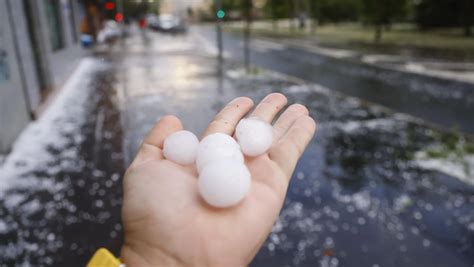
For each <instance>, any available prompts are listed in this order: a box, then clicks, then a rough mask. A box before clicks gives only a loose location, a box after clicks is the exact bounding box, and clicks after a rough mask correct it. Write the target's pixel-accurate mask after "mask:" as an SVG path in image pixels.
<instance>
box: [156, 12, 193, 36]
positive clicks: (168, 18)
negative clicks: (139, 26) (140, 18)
mask: <svg viewBox="0 0 474 267" xmlns="http://www.w3.org/2000/svg"><path fill="white" fill-rule="evenodd" d="M147 21H148V26H149V27H150V28H152V29H154V30H157V31H161V32H166V33H184V32H186V22H185V20H184V19H182V18H180V17H178V16H175V15H171V14H163V15H160V16H158V17H157V18H155V17H152V16H151V17H148V18H147Z"/></svg>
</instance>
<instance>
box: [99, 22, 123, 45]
mask: <svg viewBox="0 0 474 267" xmlns="http://www.w3.org/2000/svg"><path fill="white" fill-rule="evenodd" d="M120 36H121V30H120V26H119V25H118V23H117V22H115V21H113V20H108V21H106V22H105V23H104V28H103V29H102V30H100V32H99V33H98V34H97V41H98V42H99V43H109V42H113V41H114V40H116V39H118V38H120Z"/></svg>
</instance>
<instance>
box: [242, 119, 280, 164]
mask: <svg viewBox="0 0 474 267" xmlns="http://www.w3.org/2000/svg"><path fill="white" fill-rule="evenodd" d="M235 135H236V137H237V141H238V142H239V144H240V147H241V149H242V152H244V154H245V155H247V156H250V157H255V156H258V155H261V154H263V153H265V152H266V151H267V150H268V149H269V148H270V146H271V145H272V142H273V127H272V126H271V125H270V124H269V123H267V122H266V121H263V120H261V119H258V118H248V119H242V120H241V121H240V122H239V124H237V128H236V129H235Z"/></svg>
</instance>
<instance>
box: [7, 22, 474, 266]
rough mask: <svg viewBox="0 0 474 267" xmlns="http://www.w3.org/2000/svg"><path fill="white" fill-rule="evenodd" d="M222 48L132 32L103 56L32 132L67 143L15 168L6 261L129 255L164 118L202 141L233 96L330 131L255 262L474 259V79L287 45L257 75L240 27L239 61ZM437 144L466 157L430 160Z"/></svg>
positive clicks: (196, 38) (52, 262)
mask: <svg viewBox="0 0 474 267" xmlns="http://www.w3.org/2000/svg"><path fill="white" fill-rule="evenodd" d="M215 43H216V42H215V34H214V31H213V28H211V26H191V28H190V29H189V31H188V33H187V34H184V35H166V34H161V33H156V32H152V31H149V30H145V31H142V30H140V29H139V28H138V27H136V26H132V28H131V29H130V36H129V37H128V38H126V39H125V40H124V41H123V42H122V41H118V42H117V43H115V44H113V45H111V47H102V48H100V49H97V51H96V53H95V55H94V57H93V58H89V59H88V60H90V61H89V62H90V63H88V64H89V65H85V66H83V68H82V69H84V70H88V71H87V72H84V73H79V72H78V73H77V77H76V79H77V80H78V82H77V84H76V86H75V87H74V86H71V88H69V89H70V91H71V92H73V91H74V90H75V91H81V93H80V94H78V95H81V96H82V98H84V99H83V100H81V99H82V98H80V97H79V98H78V97H77V96H75V95H71V97H69V98H66V97H63V98H62V97H61V96H60V97H58V100H61V101H62V102H58V103H61V105H59V104H58V106H57V108H56V112H50V114H49V115H48V118H47V119H43V120H40V121H38V122H37V124H36V125H37V126H35V127H33V128H29V129H27V130H26V133H25V135H31V136H33V135H35V134H36V135H39V136H42V135H41V132H42V131H46V133H47V134H48V135H51V132H55V133H56V134H57V136H59V137H60V138H61V139H60V140H61V141H60V142H58V141H57V138H56V139H55V138H51V139H50V140H45V141H41V142H35V144H32V145H31V147H38V149H36V150H35V151H40V154H31V153H28V151H26V152H21V151H20V152H16V154H15V155H14V156H13V157H11V158H10V159H7V160H6V162H5V163H4V166H3V168H4V170H6V172H5V173H6V174H7V175H6V176H9V177H8V178H11V179H10V180H14V182H11V183H10V184H9V185H6V186H4V187H3V190H2V191H0V196H3V197H2V198H0V215H1V217H0V255H1V256H0V266H17V265H21V266H43V265H48V266H84V265H85V263H86V262H87V260H88V259H89V258H90V256H91V254H92V253H93V252H94V251H95V250H96V249H97V248H98V247H100V246H106V247H108V248H109V249H111V250H112V251H113V252H114V254H115V255H119V249H120V245H121V242H122V232H121V231H122V227H121V224H120V205H121V179H122V174H123V172H124V170H125V169H126V166H127V164H129V163H130V161H131V160H132V159H133V157H134V155H135V153H136V151H137V149H138V147H139V145H140V143H141V141H142V139H143V137H144V135H145V134H146V133H147V131H148V130H149V129H150V128H151V127H152V126H153V125H154V123H155V122H157V120H159V118H160V117H161V116H163V115H166V114H173V115H176V116H178V117H179V118H181V120H182V121H183V124H184V127H185V129H187V130H190V131H193V132H195V133H196V134H198V135H199V134H201V133H202V132H203V130H204V129H205V127H206V126H207V124H208V123H209V122H210V120H211V119H212V117H213V115H214V114H215V113H216V112H217V111H218V110H220V109H221V108H222V107H223V105H224V104H225V103H226V102H228V101H229V100H231V99H232V98H234V97H236V96H242V95H245V96H249V97H250V98H252V99H253V100H254V101H255V102H257V101H259V100H261V99H262V98H263V97H264V96H265V95H266V94H268V93H270V92H281V93H284V94H285V95H287V96H288V99H289V103H290V104H291V103H302V104H305V105H306V106H307V107H308V109H309V110H310V114H311V115H312V116H313V117H314V118H315V119H316V121H317V123H318V130H317V134H316V137H315V138H314V139H313V140H312V142H311V144H310V146H309V148H308V149H307V151H306V152H305V154H304V156H303V157H302V159H301V160H300V162H299V164H298V167H297V169H296V171H295V173H294V175H293V179H292V182H291V184H290V187H289V191H288V196H287V199H286V201H285V206H284V208H283V210H282V212H281V214H280V218H279V219H278V221H277V222H276V224H275V225H274V228H273V231H272V233H271V235H270V236H269V238H268V239H267V241H266V243H265V244H264V246H263V247H262V249H261V250H260V252H259V253H258V255H257V256H256V258H255V259H254V261H253V263H252V264H251V266H259V267H264V266H332V267H335V266H355V267H358V266H360V267H365V266H372V267H376V266H377V267H381V266H384V267H385V266H417V267H419V266H427V267H428V266H429V267H435V266H439V267H441V266H460V267H463V266H465V267H472V266H473V264H474V178H473V176H474V175H473V173H474V170H473V168H474V164H473V162H474V161H473V160H472V155H471V154H469V155H465V154H462V153H457V152H458V150H456V151H454V150H453V149H451V147H452V146H454V147H456V148H457V147H458V146H464V145H466V146H467V145H472V144H473V142H474V141H473V139H472V137H471V136H469V135H467V134H466V133H470V134H472V133H474V123H473V119H472V114H474V85H472V84H469V83H463V82H459V81H449V80H444V79H437V78H433V77H426V76H423V75H412V74H406V73H400V72H399V73H397V72H394V71H389V70H383V69H378V68H375V67H369V66H365V65H361V64H359V63H354V62H351V61H345V62H342V61H337V60H334V59H328V58H326V57H324V56H321V55H318V54H315V53H311V52H309V51H304V50H300V49H297V48H292V47H287V46H284V45H281V44H279V43H277V42H272V41H271V40H254V41H252V44H251V47H252V49H251V50H252V52H251V61H252V64H254V65H255V66H256V68H254V69H253V70H252V72H251V74H246V72H245V68H244V67H243V65H242V63H241V61H242V58H243V57H242V53H243V52H242V45H241V39H240V37H238V36H236V35H235V34H231V33H224V47H225V53H224V56H225V58H224V62H223V64H219V63H218V62H217V60H216V53H217V49H216V44H215ZM98 65H100V66H101V67H96V66H98ZM92 66H95V67H92ZM82 69H81V70H82ZM85 78H88V80H90V82H86V81H83V83H84V84H82V83H81V82H80V81H82V80H84V79H85ZM86 87H87V88H88V89H87V90H84V88H86ZM71 101H73V102H71ZM74 101H75V102H74ZM71 103H73V104H74V105H79V106H83V110H81V111H80V112H74V111H71V109H70V108H67V107H68V106H71ZM55 107H56V106H55ZM77 118H83V119H77ZM45 122H49V123H51V124H52V125H55V126H54V127H53V129H47V130H44V128H42V127H41V124H42V123H45ZM448 128H455V129H456V130H459V131H456V132H450V131H446V130H445V129H448ZM44 134H45V133H44V132H43V135H44ZM54 136H56V135H54ZM59 137H58V138H59ZM24 139H26V138H20V140H19V143H20V144H19V145H18V144H17V147H21V142H22V140H24ZM453 144H454V145H453ZM28 146H29V145H28ZM74 147H77V149H72V150H73V151H72V152H71V151H69V150H70V149H71V148H74ZM432 148H433V149H441V150H442V151H443V152H444V153H445V154H448V155H451V154H452V155H455V156H456V160H451V158H450V157H446V158H445V159H441V160H439V159H438V158H430V156H429V155H430V151H431V150H430V149H432ZM68 151H69V152H70V153H69V152H68ZM462 151H464V150H462ZM456 153H457V154H456ZM38 161H39V162H40V164H37V165H34V164H33V165H32V164H30V163H31V162H33V163H35V162H38ZM433 162H435V163H436V164H431V163H433ZM459 162H461V163H459ZM433 165H436V166H434V167H433ZM38 166H41V168H38ZM446 166H448V167H446ZM465 166H467V167H465ZM0 168H2V167H1V166H0ZM446 168H447V169H446ZM7 180H8V179H7ZM22 181H24V182H22ZM58 184H59V185H60V186H55V185H58ZM38 249H39V250H38Z"/></svg>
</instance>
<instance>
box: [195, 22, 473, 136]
mask: <svg viewBox="0 0 474 267" xmlns="http://www.w3.org/2000/svg"><path fill="white" fill-rule="evenodd" d="M191 32H192V33H193V34H195V35H196V36H197V38H198V39H199V40H201V41H203V42H207V43H208V45H211V46H213V45H214V44H215V39H216V37H215V30H214V28H213V27H211V26H198V27H194V28H192V30H191ZM223 40H224V49H225V51H226V53H227V54H228V55H229V56H230V57H232V58H234V59H238V60H240V61H242V60H243V43H242V38H241V37H240V36H238V35H237V34H232V33H224V34H223ZM250 47H251V62H252V63H253V64H255V65H257V66H261V67H264V68H268V69H271V70H275V71H278V72H281V73H285V74H289V75H292V76H295V77H299V78H302V79H304V80H307V81H311V82H315V83H317V84H320V85H323V86H325V87H328V88H330V89H331V90H335V91H338V92H342V93H345V94H348V95H352V96H356V97H359V98H361V99H365V100H368V101H371V102H375V103H379V104H382V105H384V106H386V107H389V108H391V109H394V110H396V111H400V112H403V113H407V114H410V115H413V116H416V117H419V118H422V119H424V120H426V121H430V122H433V123H435V124H438V125H441V126H443V127H446V128H454V129H458V130H461V131H464V132H468V133H474V119H473V115H472V114H474V85H473V84H469V83H463V82H458V81H449V80H444V79H437V78H432V77H427V76H423V75H417V74H408V73H401V72H396V71H392V70H386V69H382V68H377V67H374V66H369V65H365V64H362V63H359V62H357V61H356V60H347V59H346V60H341V59H333V58H329V57H327V56H324V55H319V54H316V53H313V52H310V51H308V50H304V49H301V48H296V47H291V46H287V45H284V44H281V43H278V42H277V41H272V40H271V39H256V40H253V41H252V43H251V46H250Z"/></svg>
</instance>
